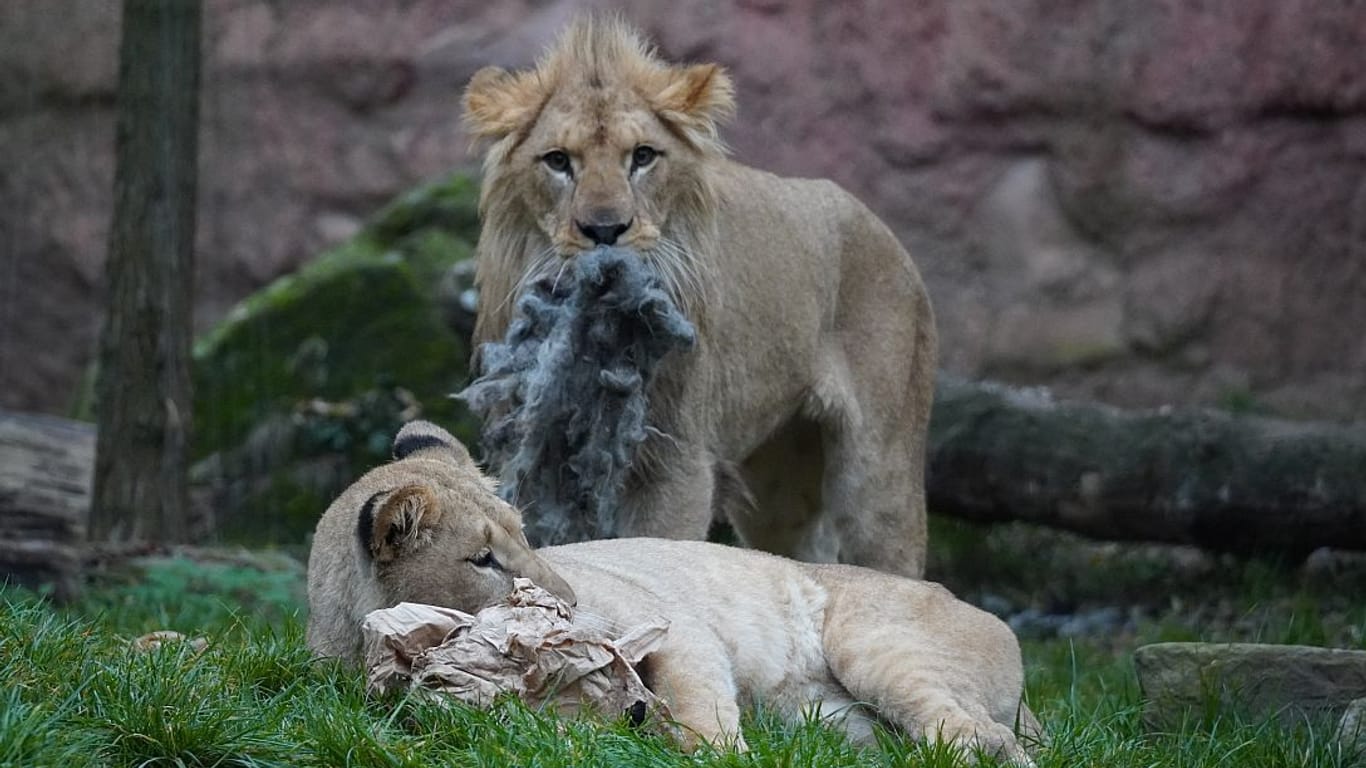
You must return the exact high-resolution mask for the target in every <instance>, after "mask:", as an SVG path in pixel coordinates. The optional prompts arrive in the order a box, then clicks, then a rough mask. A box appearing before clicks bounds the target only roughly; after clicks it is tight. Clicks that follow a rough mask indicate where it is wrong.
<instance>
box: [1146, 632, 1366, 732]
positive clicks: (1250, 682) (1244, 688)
mask: <svg viewBox="0 0 1366 768" xmlns="http://www.w3.org/2000/svg"><path fill="white" fill-rule="evenodd" d="M1134 667H1135V669H1136V671H1137V672H1138V684H1139V687H1140V689H1141V690H1142V692H1143V698H1144V710H1143V717H1144V721H1145V723H1146V724H1147V725H1148V726H1149V727H1150V728H1153V729H1158V730H1163V729H1172V728H1176V727H1178V726H1179V725H1180V724H1181V722H1182V721H1183V720H1184V719H1187V718H1190V717H1198V716H1200V715H1201V713H1203V712H1206V711H1209V708H1210V705H1211V704H1214V705H1217V711H1219V712H1220V713H1221V714H1224V713H1229V712H1233V713H1237V714H1239V715H1241V716H1243V717H1247V718H1250V719H1254V720H1256V719H1260V718H1265V717H1275V718H1277V719H1278V720H1280V721H1281V722H1283V723H1287V724H1290V723H1297V722H1303V721H1305V720H1306V719H1308V720H1309V721H1310V722H1321V723H1332V722H1336V721H1337V720H1338V719H1339V718H1341V717H1342V716H1343V713H1344V712H1346V711H1347V709H1348V707H1349V706H1350V705H1351V704H1352V702H1353V701H1355V700H1357V699H1360V698H1363V697H1366V651H1354V650H1344V649H1338V648H1318V647H1311V646H1303V645H1269V644H1258V643H1228V644H1224V643H1157V644H1153V645H1145V646H1142V647H1140V648H1139V649H1137V650H1136V651H1134Z"/></svg>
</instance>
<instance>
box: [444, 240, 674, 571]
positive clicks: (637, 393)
mask: <svg viewBox="0 0 1366 768" xmlns="http://www.w3.org/2000/svg"><path fill="white" fill-rule="evenodd" d="M570 272H571V274H570V275H568V276H567V277H564V278H561V279H560V280H558V281H556V280H553V279H551V278H544V279H542V280H539V281H537V282H536V283H534V284H533V285H532V286H531V288H530V289H529V290H528V291H527V293H526V294H524V295H523V296H522V298H521V299H520V300H518V302H517V310H518V316H517V317H516V319H514V320H513V322H512V324H511V325H510V326H509V328H508V331H507V336H506V337H505V339H504V341H502V342H492V343H488V344H484V345H483V346H482V347H481V348H480V356H481V361H482V363H481V366H480V371H479V377H478V378H477V379H475V381H474V382H473V383H472V384H470V385H469V386H468V387H467V388H465V390H464V391H463V392H461V393H459V395H457V397H460V398H461V399H463V400H464V401H465V402H466V403H468V404H469V406H470V408H471V410H473V411H474V412H475V413H476V414H478V415H479V416H480V417H481V418H482V419H483V420H484V429H483V436H482V445H483V448H484V452H485V457H484V458H485V460H486V461H487V462H488V464H489V469H490V471H492V472H493V473H494V474H496V475H497V476H498V477H499V479H500V480H501V486H500V494H501V495H502V496H503V498H504V499H506V500H507V501H508V502H510V503H512V504H513V505H515V506H517V507H519V508H521V509H523V510H524V512H525V520H526V525H525V529H526V535H527V538H528V539H529V540H530V541H531V542H532V544H534V545H536V546H546V545H550V544H561V543H566V542H571V541H583V540H586V539H599V538H611V537H613V536H615V535H617V531H618V527H617V506H618V502H619V497H620V493H621V490H622V487H623V485H624V483H625V480H626V471H627V470H628V469H629V468H630V466H631V463H632V461H633V460H634V458H635V455H636V452H637V449H638V448H639V447H640V444H641V443H642V442H644V440H645V437H646V431H647V424H646V416H647V402H646V391H647V389H648V387H649V385H650V382H651V380H652V379H653V375H654V372H655V370H656V369H657V368H658V366H659V365H660V363H661V361H662V360H663V359H664V357H665V356H666V355H668V354H669V353H670V352H672V351H673V350H675V349H687V348H691V347H692V346H693V345H694V344H695V343H696V331H695V329H694V328H693V326H692V324H691V323H690V322H688V320H687V318H685V317H684V316H683V313H682V312H681V311H680V310H679V308H678V306H677V305H676V304H674V302H673V301H672V300H671V299H670V298H669V295H668V293H667V292H665V291H664V289H663V288H662V286H661V284H660V280H659V278H658V277H657V276H656V274H655V273H654V272H653V271H652V270H651V269H650V267H649V266H648V265H647V264H646V263H645V261H644V260H643V259H642V258H641V257H640V256H639V255H638V254H637V253H635V252H634V251H630V250H626V249H621V248H597V249H594V250H592V251H588V252H585V253H582V254H580V255H579V256H577V257H576V258H575V260H574V263H573V265H572V268H571V270H570Z"/></svg>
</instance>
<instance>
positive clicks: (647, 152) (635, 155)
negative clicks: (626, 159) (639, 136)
mask: <svg viewBox="0 0 1366 768" xmlns="http://www.w3.org/2000/svg"><path fill="white" fill-rule="evenodd" d="M656 157H659V150H657V149H655V148H654V147H652V146H650V145H649V144H641V145H640V146H638V147H636V149H635V151H634V152H632V153H631V170H633V171H635V170H639V169H641V168H644V167H645V166H647V165H649V164H650V163H653V162H654V161H655V158H656Z"/></svg>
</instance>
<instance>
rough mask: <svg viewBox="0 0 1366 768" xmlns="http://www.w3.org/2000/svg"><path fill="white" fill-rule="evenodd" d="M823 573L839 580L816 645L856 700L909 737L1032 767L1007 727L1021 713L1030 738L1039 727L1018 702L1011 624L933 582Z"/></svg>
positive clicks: (1015, 649)
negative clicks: (941, 741) (981, 752)
mask: <svg viewBox="0 0 1366 768" xmlns="http://www.w3.org/2000/svg"><path fill="white" fill-rule="evenodd" d="M826 572H827V573H828V574H830V575H832V576H834V577H835V578H834V579H832V580H831V581H830V582H827V583H828V584H830V599H829V602H828V603H827V604H826V614H825V623H824V629H823V631H822V638H821V640H822V646H823V649H824V652H825V657H826V662H827V663H828V664H829V666H830V671H831V672H832V673H833V674H834V676H835V678H836V679H837V680H838V681H839V682H840V684H841V685H843V686H844V687H845V689H846V690H848V691H849V693H850V694H851V695H852V696H853V698H854V699H856V700H858V701H861V702H864V703H866V704H868V705H871V706H872V707H873V709H874V711H875V712H876V713H877V714H878V716H880V717H881V718H883V719H884V720H885V721H887V722H889V723H891V724H892V725H895V726H896V727H897V728H899V729H900V730H902V731H904V732H905V733H907V734H908V735H909V736H911V737H912V738H916V739H927V740H938V739H942V740H944V741H948V742H952V743H954V744H958V745H960V746H962V747H964V748H965V749H969V750H973V749H980V750H982V751H983V752H986V753H988V754H993V755H996V756H998V757H1002V758H1006V759H1009V760H1012V761H1014V762H1015V763H1018V764H1021V765H1032V764H1033V763H1032V761H1031V760H1030V758H1029V756H1028V754H1027V753H1026V752H1025V751H1024V749H1023V748H1022V747H1021V746H1020V742H1019V740H1018V739H1017V738H1016V736H1015V731H1014V728H1013V726H1014V725H1015V722H1016V720H1017V719H1018V720H1019V725H1020V730H1021V733H1024V734H1029V735H1033V734H1035V733H1037V729H1038V724H1037V721H1035V720H1034V718H1033V715H1032V714H1030V713H1029V711H1028V710H1027V709H1025V708H1024V707H1023V705H1022V704H1021V703H1020V696H1021V691H1022V688H1023V680H1024V673H1023V669H1022V665H1021V663H1020V652H1019V645H1018V643H1017V642H1016V640H1015V636H1014V635H1013V634H1012V633H1011V632H1010V629H1009V628H1008V627H1006V626H1005V625H1004V624H1003V623H1001V622H1000V621H999V620H997V619H996V618H995V617H993V616H990V615H989V614H986V613H984V612H982V611H979V610H977V609H975V608H973V607H971V606H969V605H967V604H966V603H961V602H959V601H958V600H956V599H955V598H954V597H953V596H952V595H950V594H949V593H948V591H947V590H945V589H943V588H942V587H940V586H939V585H937V584H927V583H923V582H914V583H913V582H907V581H902V580H896V579H893V578H889V577H878V576H877V575H874V574H867V573H866V572H865V573H863V574H854V577H855V578H845V576H847V575H848V570H846V569H839V568H838V567H836V568H833V569H828V570H827V571H826ZM842 572H843V573H842ZM851 583H852V584H853V586H852V587H850V586H848V585H849V584H851Z"/></svg>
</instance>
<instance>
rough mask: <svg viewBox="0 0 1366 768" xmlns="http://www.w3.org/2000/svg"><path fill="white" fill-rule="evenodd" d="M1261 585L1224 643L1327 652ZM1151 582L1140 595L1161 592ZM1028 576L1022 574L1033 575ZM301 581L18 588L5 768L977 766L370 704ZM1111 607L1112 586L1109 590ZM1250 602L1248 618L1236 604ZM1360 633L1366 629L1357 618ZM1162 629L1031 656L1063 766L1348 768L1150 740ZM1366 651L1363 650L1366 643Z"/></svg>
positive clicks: (7, 640)
mask: <svg viewBox="0 0 1366 768" xmlns="http://www.w3.org/2000/svg"><path fill="white" fill-rule="evenodd" d="M1261 567H1262V566H1257V565H1247V566H1245V567H1242V568H1241V570H1240V571H1239V573H1240V574H1241V575H1238V576H1226V577H1225V579H1226V580H1227V581H1229V582H1232V583H1234V584H1235V586H1236V590H1235V591H1237V594H1238V595H1239V600H1243V601H1247V604H1246V605H1245V604H1243V603H1238V610H1253V609H1252V608H1249V607H1248V605H1253V606H1256V605H1262V604H1263V603H1274V604H1275V605H1277V606H1286V608H1285V610H1286V611H1288V612H1287V613H1276V612H1272V613H1269V614H1267V617H1266V618H1265V620H1264V622H1263V624H1258V623H1257V622H1256V621H1253V622H1251V623H1246V624H1239V623H1237V622H1236V621H1235V622H1233V623H1231V624H1229V625H1228V627H1229V629H1227V630H1218V631H1215V632H1212V633H1205V634H1206V637H1205V638H1204V639H1219V640H1223V639H1251V638H1248V637H1245V636H1243V635H1240V634H1239V633H1257V632H1262V633H1264V635H1268V636H1269V637H1264V638H1263V639H1274V640H1277V641H1302V642H1317V641H1320V640H1321V639H1322V638H1325V637H1327V635H1328V634H1330V633H1332V632H1337V631H1338V629H1337V628H1336V626H1337V625H1332V626H1328V627H1327V628H1325V624H1324V622H1325V620H1324V619H1323V618H1322V617H1320V616H1319V613H1318V612H1317V611H1316V608H1317V607H1318V606H1319V605H1320V603H1319V599H1320V598H1321V597H1322V595H1320V594H1319V593H1316V592H1314V591H1313V590H1309V589H1306V588H1304V587H1303V586H1302V585H1295V584H1287V583H1284V582H1286V581H1287V580H1286V579H1284V578H1282V579H1280V581H1279V582H1278V581H1277V579H1275V578H1274V577H1272V576H1271V575H1268V574H1267V573H1264V572H1262V571H1260V570H1259V569H1260V568H1261ZM1145 573H1146V571H1144V570H1143V569H1139V571H1138V573H1137V575H1136V576H1135V575H1134V574H1129V575H1128V576H1126V577H1125V578H1138V579H1140V580H1141V579H1145V578H1150V576H1149V575H1145ZM1017 575H1018V574H1017ZM299 579H300V575H299V572H298V570H297V569H295V570H282V571H258V570H254V569H250V568H241V567H235V566H232V565H223V564H219V565H215V564H196V563H192V562H190V561H188V560H180V559H169V560H161V561H155V562H153V563H151V564H149V565H148V566H147V567H146V568H145V570H144V571H143V572H142V576H141V577H139V578H124V579H122V580H116V581H115V582H113V583H110V584H106V585H105V586H102V587H97V588H94V589H92V590H90V591H89V592H87V594H86V596H85V597H83V598H82V599H81V600H80V601H79V602H78V603H76V604H73V605H69V606H66V607H62V608H59V607H54V606H53V605H51V604H50V603H48V602H46V601H44V600H42V599H41V598H39V597H37V596H35V595H33V594H32V593H29V592H25V591H23V590H19V589H15V588H5V587H0V768H6V767H8V766H16V767H17V766H24V767H25V768H29V767H41V766H55V767H59V768H72V767H73V766H85V765H98V766H105V765H107V766H258V765H259V766H434V765H451V766H508V765H513V766H540V767H546V768H549V767H551V766H597V765H601V766H618V765H620V766H695V765H709V766H710V765H716V766H736V767H742V766H756V767H757V766H774V767H779V766H781V767H783V768H787V767H793V768H795V767H796V766H860V767H872V766H931V767H934V768H941V767H942V768H948V766H954V765H960V764H962V756H961V755H958V754H956V753H955V752H954V750H952V749H950V748H948V747H945V746H943V745H939V744H922V743H913V742H908V741H906V740H904V739H902V738H900V737H899V736H897V735H895V734H890V733H887V734H883V735H882V737H881V743H880V745H879V747H876V748H856V747H853V746H851V745H849V744H848V743H847V742H846V741H845V740H844V739H843V738H842V737H841V736H840V735H839V734H837V733H835V732H833V731H831V730H829V729H827V728H825V727H824V726H822V725H821V724H819V723H817V722H804V723H799V724H796V725H788V724H783V723H781V722H778V721H777V720H775V719H774V718H773V717H771V716H769V715H767V714H766V713H764V712H762V711H760V712H757V713H754V714H752V715H750V716H748V717H747V719H746V721H745V738H746V740H747V741H748V743H749V746H750V750H749V752H748V753H746V754H738V753H734V752H729V751H725V750H719V751H718V750H704V751H703V752H701V753H700V754H697V755H685V754H683V753H681V752H679V751H678V750H677V749H676V748H675V747H674V746H673V745H672V744H671V743H670V742H669V741H667V740H666V739H665V738H663V737H661V736H658V735H652V734H649V733H640V732H636V731H633V730H632V729H630V728H629V727H628V726H627V725H625V724H624V723H621V722H603V721H562V720H559V719H557V718H554V717H551V716H548V715H544V714H540V713H537V712H532V711H529V710H527V709H526V708H525V707H523V706H521V705H520V704H518V703H517V702H515V701H506V702H503V703H502V704H501V705H499V706H497V707H495V708H493V709H492V710H489V711H479V710H472V709H469V708H466V707H462V706H444V705H441V704H439V703H436V702H433V701H430V700H427V699H425V698H421V697H389V698H376V697H371V696H367V695H366V693H365V690H364V684H363V680H362V678H361V675H360V674H359V673H358V672H355V671H352V670H347V669H345V668H342V667H339V666H338V665H336V664H333V663H327V662H317V661H313V660H311V659H310V657H309V654H308V653H307V651H306V649H305V648H304V643H303V633H302V622H303V617H302V605H301V599H302V598H301V595H300V583H299ZM1093 589H1094V586H1093ZM1235 602H1238V601H1235ZM1343 621H1345V622H1347V623H1348V624H1351V623H1352V622H1353V621H1360V622H1361V623H1360V624H1357V625H1355V629H1356V630H1357V631H1358V632H1360V630H1361V629H1362V627H1366V617H1360V618H1358V619H1352V618H1348V619H1344V620H1343ZM155 629H175V630H178V631H181V632H184V633H186V634H187V635H192V636H201V635H202V636H204V637H207V638H208V639H209V641H210V644H209V646H208V648H207V649H206V650H204V651H203V652H202V653H196V652H195V651H194V650H193V649H192V648H190V647H189V646H187V645H184V644H177V643H171V644H167V645H165V646H163V647H162V648H161V649H159V650H156V651H152V652H148V653H138V652H134V651H132V650H131V649H130V647H129V644H128V642H129V640H130V639H131V638H133V637H136V636H138V635H140V634H142V633H144V632H147V631H151V630H155ZM1178 630H1179V632H1180V633H1181V634H1183V635H1184V634H1194V635H1197V636H1199V635H1201V632H1200V631H1199V630H1198V629H1191V627H1190V626H1189V624H1188V623H1172V622H1170V621H1168V620H1166V619H1164V618H1163V617H1162V616H1155V617H1154V618H1153V620H1151V621H1145V622H1144V623H1142V624H1141V625H1140V628H1139V630H1138V633H1137V636H1135V637H1132V638H1123V639H1119V640H1116V639H1114V638H1108V639H1106V640H1105V641H1103V642H1102V641H1099V640H1088V641H1076V642H1071V641H1066V640H1048V641H1028V642H1026V643H1025V657H1026V662H1027V695H1028V698H1029V701H1030V703H1031V705H1032V706H1033V707H1034V709H1035V710H1036V712H1038V714H1039V716H1040V718H1041V719H1042V721H1043V722H1044V724H1045V727H1046V729H1047V731H1048V733H1049V739H1050V741H1049V743H1048V744H1047V745H1046V746H1042V747H1039V748H1038V749H1036V750H1035V754H1036V756H1037V759H1038V763H1039V765H1040V766H1041V767H1043V768H1049V767H1057V768H1061V767H1062V766H1078V765H1086V766H1114V767H1116V768H1122V767H1124V766H1133V767H1134V768H1139V767H1143V768H1146V767H1148V766H1229V767H1230V768H1232V767H1234V766H1239V767H1241V766H1254V767H1255V766H1266V767H1268V768H1270V767H1271V766H1310V767H1313V768H1317V767H1319V766H1322V767H1324V768H1327V767H1330V766H1348V765H1350V764H1351V761H1352V759H1353V757H1354V756H1353V755H1350V754H1342V753H1340V752H1339V751H1338V749H1337V747H1336V746H1335V745H1333V744H1332V743H1331V739H1330V738H1329V737H1330V736H1331V733H1330V732H1327V731H1325V730H1324V729H1322V728H1320V729H1314V728H1310V727H1308V726H1300V727H1297V728H1292V729H1283V728H1280V727H1278V726H1276V725H1274V724H1273V723H1270V722H1246V721H1241V720H1239V719H1237V718H1236V717H1234V716H1232V715H1230V714H1227V713H1222V712H1219V711H1217V709H1214V710H1211V711H1207V712H1203V713H1198V716H1197V717H1192V718H1191V719H1190V720H1189V721H1188V722H1187V723H1186V724H1185V725H1184V726H1183V727H1182V728H1180V729H1179V730H1177V731H1176V732H1172V733H1161V734H1153V733H1150V732H1148V731H1146V730H1145V729H1144V726H1143V722H1142V716H1141V699H1140V696H1139V692H1138V690H1137V683H1136V681H1135V679H1134V674H1133V669H1132V664H1131V661H1130V655H1129V652H1130V651H1131V650H1132V647H1133V646H1134V645H1136V644H1138V643H1141V642H1147V641H1150V640H1157V639H1165V638H1166V637H1168V636H1169V635H1171V634H1173V633H1174V632H1177V631H1178ZM1358 645H1360V643H1358ZM986 762H987V764H988V765H991V764H992V763H991V761H990V760H988V761H986Z"/></svg>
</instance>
